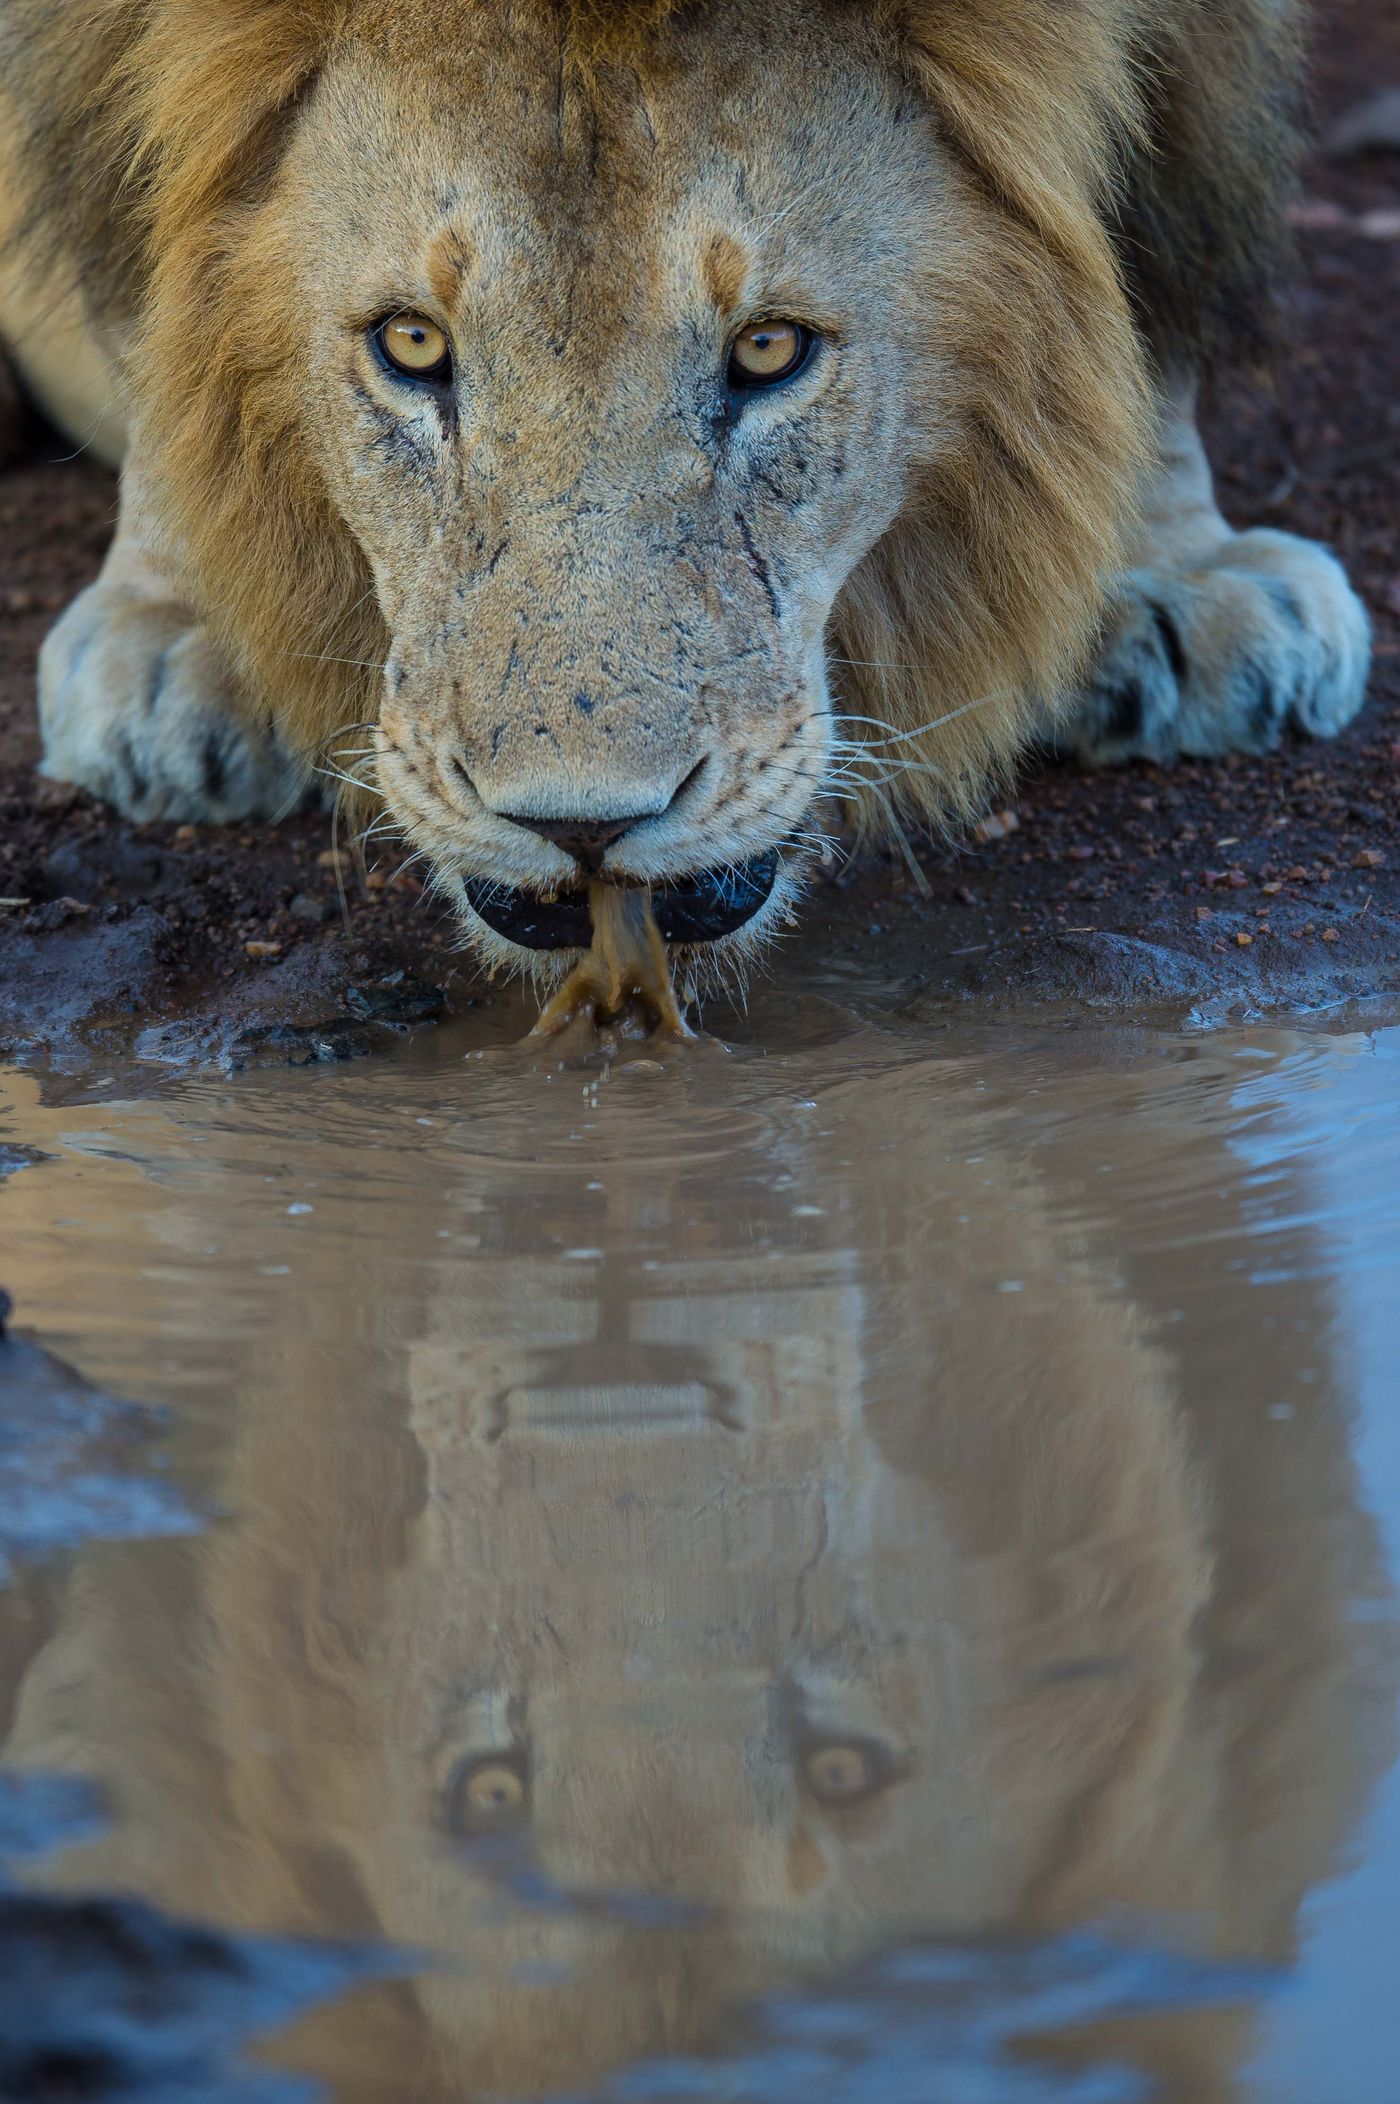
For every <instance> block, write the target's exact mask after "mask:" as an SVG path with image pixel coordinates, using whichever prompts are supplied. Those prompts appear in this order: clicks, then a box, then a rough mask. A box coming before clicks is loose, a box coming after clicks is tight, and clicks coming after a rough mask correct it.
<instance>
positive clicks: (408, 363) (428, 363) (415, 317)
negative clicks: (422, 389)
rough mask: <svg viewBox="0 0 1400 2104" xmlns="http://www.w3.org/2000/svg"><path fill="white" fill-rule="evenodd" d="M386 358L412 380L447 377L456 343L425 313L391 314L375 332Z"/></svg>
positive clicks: (387, 361)
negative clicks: (453, 347) (448, 339)
mask: <svg viewBox="0 0 1400 2104" xmlns="http://www.w3.org/2000/svg"><path fill="white" fill-rule="evenodd" d="M374 340H375V342H376V343H377V344H378V346H379V349H380V351H381V353H382V354H383V357H384V359H385V362H386V363H387V364H389V365H391V366H392V367H393V368H394V370H395V372H400V373H404V374H406V375H407V376H408V378H409V379H410V380H445V379H446V378H447V375H448V374H449V372H450V371H451V369H452V346H451V345H450V344H449V342H448V341H447V337H446V335H445V334H444V332H443V331H442V330H441V329H440V328H439V327H438V325H437V323H436V322H435V321H429V320H428V319H427V318H426V316H424V315H422V314H391V315H390V316H389V318H388V320H387V321H382V322H380V324H379V326H378V328H377V329H376V330H375V332H374Z"/></svg>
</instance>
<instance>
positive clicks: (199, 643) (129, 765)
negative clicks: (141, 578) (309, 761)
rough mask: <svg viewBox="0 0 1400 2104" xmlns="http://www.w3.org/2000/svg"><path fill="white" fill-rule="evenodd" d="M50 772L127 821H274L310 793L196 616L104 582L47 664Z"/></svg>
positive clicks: (47, 646) (298, 766)
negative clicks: (243, 697) (246, 702)
mask: <svg viewBox="0 0 1400 2104" xmlns="http://www.w3.org/2000/svg"><path fill="white" fill-rule="evenodd" d="M39 716H40V723H41V726H42V729H43V736H44V760H43V772H44V773H45V774H47V775H52V776H54V777H55V778H56V779H57V780H59V781H64V782H76V783H78V784H79V785H80V786H81V787H82V788H84V789H90V790H91V791H92V793H93V794H94V795H95V796H100V797H103V798H104V799H105V800H106V801H107V802H108V803H112V804H115V805H116V806H117V808H118V810H120V811H122V812H124V813H125V815H126V816H127V817H128V818H134V819H138V820H146V819H181V820H197V821H221V820H222V821H226V820H229V819H241V818H276V817H279V816H282V815H283V814H285V813H286V812H287V811H288V810H290V809H292V808H293V807H294V806H295V805H296V804H298V803H299V802H300V801H301V799H302V797H303V796H304V795H305V793H306V789H307V782H308V774H307V769H306V766H305V763H304V762H303V761H301V760H299V759H297V758H295V757H294V756H293V755H292V754H290V753H289V752H288V751H287V750H286V748H285V747H284V746H282V745H281V744H280V743H279V742H278V740H277V738H276V736H275V734H274V733H273V732H272V731H271V730H270V729H268V728H267V727H265V726H262V725H259V724H257V723H255V722H253V721H251V720H250V718H249V714H248V712H247V710H246V708H245V707H244V706H242V705H241V704H240V701H239V698H238V694H237V690H236V688H235V685H234V682H233V680H232V678H231V676H230V674H229V672H228V670H227V668H226V667H225V665H224V663H223V661H222V659H221V657H220V655H219V652H218V651H217V649H216V648H215V647H214V645H213V644H212V643H211V642H210V640H209V637H208V635H207V634H206V633H205V631H204V629H203V628H201V627H200V626H199V625H198V624H197V623H195V622H192V621H191V619H190V615H189V613H188V611H187V610H186V609H185V608H184V607H182V606H180V605H178V604H177V603H175V602H173V601H169V600H162V599H157V598H153V597H152V596H151V595H150V594H148V593H144V592H140V591H134V590H132V589H130V588H129V587H127V586H125V585H115V584H104V583H103V582H101V581H100V580H99V582H98V583H97V584H95V585H92V586H90V587H89V589H88V590H87V591H85V592H83V593H81V594H80V595H79V596H78V598H76V599H75V600H74V601H73V604H72V605H71V606H70V607H69V608H68V609H67V611H66V612H65V613H64V614H63V615H62V616H61V618H60V619H59V620H58V622H57V623H56V624H55V626H54V627H53V629H52V630H51V631H50V633H49V636H48V638H47V639H46V641H45V643H44V647H43V649H42V651H41V652H40V655H39Z"/></svg>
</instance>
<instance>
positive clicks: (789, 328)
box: [729, 321, 816, 387]
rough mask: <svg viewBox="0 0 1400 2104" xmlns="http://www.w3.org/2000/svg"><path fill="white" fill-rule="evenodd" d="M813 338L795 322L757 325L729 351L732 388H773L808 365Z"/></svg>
mask: <svg viewBox="0 0 1400 2104" xmlns="http://www.w3.org/2000/svg"><path fill="white" fill-rule="evenodd" d="M815 341H816V339H815V337H814V336H813V335H812V332H811V330H810V329H804V328H803V327H802V325H801V323H800V322H795V321H756V322H753V323H751V324H750V326H749V327H748V328H747V329H741V330H740V332H739V334H738V335H737V336H736V337H735V339H734V341H733V343H732V344H731V345H730V347H729V384H730V386H731V387H776V386H777V385H778V383H779V381H781V380H791V379H792V378H793V377H794V375H795V374H797V373H799V372H800V371H801V370H802V368H803V366H804V365H805V364H806V363H807V360H808V357H809V356H810V355H811V350H812V346H813V344H814V342H815Z"/></svg>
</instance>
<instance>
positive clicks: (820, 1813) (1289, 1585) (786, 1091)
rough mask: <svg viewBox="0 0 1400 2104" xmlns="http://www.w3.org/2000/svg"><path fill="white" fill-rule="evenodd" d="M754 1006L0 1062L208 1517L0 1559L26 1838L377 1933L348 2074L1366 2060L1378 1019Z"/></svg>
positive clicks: (28, 1277) (1377, 1666)
mask: <svg viewBox="0 0 1400 2104" xmlns="http://www.w3.org/2000/svg"><path fill="white" fill-rule="evenodd" d="M736 1036H737V1038H738V1039H739V1040H740V1041H739V1042H738V1043H737V1046H736V1049H735V1050H733V1051H732V1052H730V1053H725V1052H723V1051H721V1050H720V1049H719V1048H718V1047H715V1046H709V1045H702V1046H699V1047H691V1048H680V1049H678V1050H677V1051H675V1052H674V1053H667V1054H666V1055H664V1056H662V1057H659V1058H650V1059H642V1060H639V1061H637V1062H636V1063H635V1064H633V1065H630V1066H621V1067H614V1068H612V1069H611V1070H605V1071H603V1072H594V1073H586V1072H578V1071H562V1072H561V1071H557V1070H552V1069H550V1068H549V1067H548V1066H547V1065H539V1064H533V1063H531V1062H529V1061H525V1060H522V1059H521V1058H519V1057H517V1056H516V1055H514V1054H512V1053H510V1052H508V1051H506V1050H504V1049H502V1048H501V1047H500V1046H499V1045H497V1046H494V1047H491V1048H488V1049H486V1050H484V1051H483V1050H481V1049H480V1048H479V1047H474V1046H473V1045H472V1044H471V1042H470V1041H469V1040H468V1039H467V1038H466V1037H464V1036H463V1035H462V1034H461V1032H460V1031H457V1032H456V1034H454V1032H453V1031H452V1030H444V1031H441V1032H437V1033H434V1034H433V1035H432V1036H431V1037H429V1038H425V1039H422V1040H419V1041H417V1042H416V1043H414V1044H412V1045H410V1046H406V1047H405V1048H404V1049H403V1051H402V1052H401V1053H400V1054H399V1055H397V1056H395V1057H394V1058H392V1059H384V1060H376V1061H373V1062H365V1063H363V1064H360V1065H356V1066H353V1067H350V1068H345V1069H331V1070H324V1069H323V1070H312V1071H302V1072H296V1073H276V1072H272V1073H269V1072H261V1073H254V1074H247V1075H243V1076H240V1077H237V1078H235V1079H232V1080H221V1079H211V1078H209V1077H207V1076H206V1077H202V1078H191V1077H185V1078H180V1077H174V1078H166V1079H163V1080H159V1081H158V1083H157V1084H156V1085H155V1087H154V1090H153V1092H148V1093H141V1092H140V1091H139V1090H138V1088H137V1087H136V1085H135V1084H134V1082H133V1078H132V1077H131V1076H130V1075H122V1076H117V1077H114V1078H113V1080H112V1081H111V1082H110V1083H108V1084H107V1085H106V1086H104V1087H99V1088H98V1089H96V1090H94V1091H89V1093H88V1096H87V1098H86V1099H83V1098H77V1097H72V1096H70V1098H69V1100H63V1099H62V1097H61V1096H60V1095H59V1093H58V1092H57V1084H47V1083H46V1082H45V1081H44V1079H43V1077H41V1076H38V1075H35V1074H32V1073H21V1072H16V1073H11V1074H9V1075H8V1076H0V1148H3V1149H5V1150H10V1151H11V1152H12V1153H13V1157H14V1160H15V1161H16V1163H17V1164H18V1167H17V1168H16V1170H15V1173H13V1174H11V1175H9V1176H7V1177H0V1280H3V1283H4V1284H5V1285H6V1286H8V1287H9V1289H10V1291H11V1292H12V1293H13V1295H14V1297H15V1302H16V1319H17V1321H19V1322H21V1323H22V1324H23V1325H24V1326H25V1327H26V1328H27V1330H28V1331H29V1332H30V1333H31V1334H32V1335H34V1336H37V1337H40V1338H41V1339H42V1341H43V1343H44V1345H45V1346H46V1347H47V1348H48V1349H49V1350H50V1351H51V1352H55V1353H59V1354H61V1355H62V1356H63V1357H64V1358H65V1359H67V1360H69V1361H71V1362H72V1363H73V1365H75V1366H76V1367H77V1368H78V1369H80V1371H81V1373H82V1375H84V1376H85V1377H86V1378H87V1380H89V1381H90V1382H93V1383H97V1384H101V1386H102V1387H103V1388H104V1389H105V1390H110V1391H112V1392H115V1393H117V1394H125V1395H129V1396H134V1397H139V1398H140V1399H141V1400H142V1401H143V1402H146V1403H154V1404H158V1405H159V1404H163V1405H166V1406H168V1407H169V1411H170V1418H169V1428H168V1430H167V1431H166V1432H164V1433H163V1434H162V1435H161V1436H160V1437H159V1438H158V1439H156V1440H155V1441H154V1442H153V1444H152V1447H151V1451H150V1454H149V1456H148V1457H147V1461H146V1462H143V1464H142V1465H143V1466H149V1470H150V1473H151V1478H152V1481H153V1482H155V1481H157V1480H158V1481H159V1483H160V1485H161V1492H162V1499H163V1500H164V1501H168V1500H169V1499H171V1498H175V1497H178V1500H179V1509H180V1510H181V1511H182V1512H184V1511H188V1512H190V1513H192V1514H199V1515H203V1524H202V1525H201V1524H197V1523H194V1522H192V1523H191V1524H192V1526H193V1527H194V1531H191V1530H190V1528H188V1527H184V1526H182V1527H180V1528H178V1529H175V1528H172V1527H171V1526H166V1527H165V1528H164V1529H163V1530H157V1531H155V1532H154V1533H143V1532H142V1530H141V1525H140V1523H139V1520H137V1521H131V1522H130V1523H126V1524H123V1526H121V1527H112V1526H110V1525H109V1526H108V1527H107V1528H106V1532H107V1533H108V1534H109V1535H110V1534H112V1533H117V1534H124V1535H126V1536H127V1538H124V1539H86V1540H83V1541H81V1542H79V1541H77V1540H76V1539H75V1540H73V1541H72V1542H71V1544H70V1545H69V1546H67V1547H55V1546H54V1544H53V1543H52V1541H49V1542H47V1543H46V1545H45V1550H44V1553H43V1554H42V1555H37V1556H36V1555H35V1554H33V1553H28V1552H25V1550H24V1544H22V1543H21V1544H19V1545H18V1546H19V1548H20V1551H21V1552H22V1553H21V1554H20V1555H19V1559H18V1561H17V1563H16V1567H15V1569H14V1570H13V1571H12V1573H11V1578H10V1583H9V1585H8V1587H7V1588H6V1590H5V1591H3V1592H0V1727H3V1730H4V1739H3V1756H2V1757H3V1760H4V1762H5V1763H6V1765H7V1766H9V1767H10V1768H12V1769H15V1770H24V1771H37V1772H40V1773H47V1774H54V1773H58V1774H72V1775H77V1776H80V1777H82V1778H85V1779H87V1780H88V1781H90V1782H91V1783H93V1784H94V1785H96V1786H97V1787H98V1788H99V1789H100V1791H101V1792H102V1794H103V1797H104V1799H105V1802H106V1805H107V1807H108V1811H109V1820H108V1824H107V1825H106V1827H105V1829H104V1830H103V1831H102V1832H101V1833H100V1834H98V1835H96V1836H95V1837H94V1838H89V1839H87V1840H84V1841H82V1842H81V1843H79V1844H78V1845H75V1846H71V1847H69V1848H67V1849H65V1850H63V1851H62V1852H60V1853H58V1854H54V1855H52V1856H50V1857H47V1858H45V1859H44V1860H43V1861H42V1862H41V1863H39V1864H27V1865H26V1866H25V1870H24V1875H25V1877H26V1879H27V1881H28V1882H29V1883H30V1884H31V1885H36V1884H38V1885H42V1887H43V1888H44V1889H45V1890H46V1891H49V1892H88V1891H92V1890H102V1891H116V1892H122V1893H130V1894H135V1895H139V1896H140V1897H142V1898H144V1899H147V1900H150V1901H153V1902H155V1903H157V1904H158V1905H160V1906H161V1907H163V1908H167V1909H171V1910H173V1911H175V1912H176V1913H178V1914H180V1915H183V1916H193V1917H197V1918H199V1919H202V1920H205V1921H208V1922H210V1923H213V1924H216V1925H219V1926H221V1927H224V1928H228V1929H232V1930H237V1931H242V1932H254V1933H256V1934H258V1935H260V1936H262V1935H268V1934H275V1935H285V1934H287V1933H291V1934H302V1933H305V1934H311V1935H315V1936H319V1937H327V1936H329V1937H333V1938H345V1939H352V1940H354V1941H356V1942H361V1943H362V1942H365V1941H369V1942H372V1943H375V1942H384V1943H387V1944H389V1945H392V1946H395V1947H397V1948H398V1950H399V1951H400V1954H401V1962H402V1963H403V1964H404V1965H405V1966H406V1968H407V1974H408V1976H407V1977H406V1978H405V1979H403V1980H401V1981H396V1982H394V1983H392V1984H389V1985H379V1986H375V1987H371V1988H368V1989H363V1990H361V1991H360V1992H358V1993H357V1994H354V1995H352V1996H350V1997H349V1998H348V1999H345V2000H342V2001H341V2002H338V2003H336V2004H334V2005H332V2006H328V2007H326V2008H325V2009H324V2010H322V2011H320V2012H319V2013H318V2014H317V2015H315V2016H314V2017H312V2018H311V2019H310V2020H308V2021H304V2022H303V2023H301V2024H300V2026H299V2027H298V2028H296V2029H295V2030H294V2031H291V2032H289V2033H286V2034H284V2036H283V2037H282V2038H280V2039H279V2041H278V2043H277V2046H276V2049H275V2056H274V2057H275V2058H276V2060H277V2061H278V2063H279V2065H283V2066H286V2067H288V2068H294V2069H297V2070H299V2071H301V2072H303V2073H307V2074H310V2075H313V2076H317V2077H319V2078H321V2079H322V2080H323V2081H324V2082H325V2083H326V2084H327V2085H328V2088H329V2090H330V2092H331V2094H333V2095H335V2096H336V2097H339V2098H343V2099H346V2100H352V2104H371V2100H373V2104H378V2100H386V2104H389V2100H392V2104H400V2100H407V2099H410V2098H411V2099H413V2100H415V2104H438V2100H444V2104H445V2100H448V2099H454V2100H456V2099H462V2100H466V2099H472V2100H481V2104H486V2100H496V2099H525V2098H530V2099H539V2098H557V2097H566V2096H567V2097H569V2098H571V2099H575V2098H592V2097H602V2096H606V2097H608V2098H616V2099H619V2100H621V2099H623V2098H626V2099H631V2100H634V2104H640V2100H643V2099H651V2098H656V2099H660V2098H662V2097H668V2098H671V2099H676V2098H683V2097H685V2098H696V2099H717V2098H721V2097H723V2098H745V2099H750V2098H751V2099H765V2100H769V2099H771V2100H774V2104H776V2100H779V2099H790V2100H793V2104H796V2100H799V2099H800V2100H808V2099H811V2100H823V2099H829V2100H830V2104H846V2100H847V2099H849V2100H851V2104H877V2100H878V2104H948V2100H951V2104H1013V2100H1014V2104H1019V2100H1020V2099H1022V2098H1026V2099H1032V2098H1034V2099H1045V2100H1047V2104H1116V2100H1118V2099H1120V2098H1122V2099H1124V2100H1126V2099H1129V2098H1136V2097H1143V2098H1150V2097H1162V2098H1169V2099H1178V2098H1179V2099H1182V2100H1183V2104H1197V2100H1203V2104H1209V2100H1213V2099H1219V2100H1221V2104H1224V2100H1232V2104H1233V2100H1236V2099H1238V2100H1241V2104H1244V2100H1249V2104H1393V2099H1394V2098H1395V2096H1396V2095H1397V2094H1400V1998H1397V1996H1396V1994H1395V1991H1394V1952H1395V1949H1396V1944H1397V1936H1400V1777H1398V1776H1397V1771H1396V1768H1395V1765H1394V1763H1395V1753H1396V1745H1395V1733H1394V1717H1395V1698H1396V1688H1397V1677H1398V1676H1397V1650H1396V1645H1395V1641H1394V1639H1395V1626H1396V1610H1395V1597H1394V1591H1393V1586H1394V1575H1395V1569H1396V1560H1395V1559H1396V1552H1397V1547H1398V1546H1400V1375H1397V1372H1396V1367H1397V1362H1400V1291H1397V1287H1398V1286H1400V1278H1398V1277H1397V1273H1400V1028H1387V1027H1385V1019H1384V1018H1382V1017H1374V1018H1367V1017H1365V1016H1358V1015H1352V1016H1350V1017H1349V1018H1347V1019H1346V1020H1345V1021H1344V1022H1337V1021H1333V1022H1332V1023H1330V1024H1324V1023H1320V1022H1319V1023H1317V1024H1316V1025H1310V1026H1307V1027H1304V1026H1302V1025H1299V1026H1297V1027H1294V1028H1278V1027H1268V1026H1265V1025H1251V1026H1248V1027H1241V1028H1239V1029H1235V1030H1231V1031H1223V1032H1216V1033H1213V1034H1199V1033H1196V1034H1192V1033H1190V1032H1178V1031H1168V1030H1162V1031H1160V1032H1154V1031H1151V1030H1148V1029H1142V1028H1138V1029H1129V1028H1127V1027H1113V1026H1109V1025H1104V1026H1102V1027H1098V1026H1093V1025H1086V1024H1084V1023H1080V1024H1077V1025H1075V1026H1073V1027H1071V1026H1068V1025H1054V1026H1052V1025H1035V1024H1032V1023H1009V1022H1008V1023H1001V1024H989V1023H985V1022H983V1023H971V1022H967V1021H960V1020H958V1019H957V1018H956V1016H954V1017H953V1018H951V1019H950V1017H949V1015H948V1013H947V1012H946V1011H941V1012H940V1011H934V1012H930V1013H929V1014H925V1015H920V1014H918V1013H917V1012H915V1011H913V1010H910V1011H906V1012H903V1013H900V1012H898V1011H895V1012H891V1011H890V1010H889V1008H888V1006H887V1005H886V1007H885V1008H883V1009H882V1008H881V1007H880V1006H879V1005H878V1004H875V1003H872V1002H865V1001H863V1000H862V999H861V997H860V992H859V989H855V990H850V989H848V990H846V991H845V992H843V993H842V994H841V995H840V997H839V998H838V997H837V996H836V995H835V994H833V995H832V996H831V997H830V998H817V997H812V998H810V999H808V1000H806V1001H804V1002H801V1003H795V1002H794V1001H792V999H791V998H790V997H786V996H782V995H779V994H777V993H772V994H769V995H768V996H766V997H765V998H764V999H763V1000H762V1001H761V1002H760V1003H759V1004H758V1005H757V1006H756V1007H755V1009H754V1011H753V1013H752V1015H751V1016H750V1017H749V1018H748V1019H747V1021H746V1022H745V1023H744V1025H743V1026H742V1030H739V1031H736ZM125 1465H126V1466H127V1467H128V1468H129V1467H130V1466H131V1463H130V1460H129V1458H128V1461H127V1462H126V1464H125ZM162 1509H164V1506H163V1507H162ZM84 1531H85V1532H86V1533H88V1534H89V1535H91V1534H92V1533H94V1532H97V1533H99V1534H100V1533H101V1532H102V1531H103V1530H102V1529H101V1528H100V1527H95V1526H94V1525H87V1526H86V1527H84V1526H79V1525H75V1527H74V1529H73V1533H74V1535H75V1536H76V1535H77V1534H78V1533H80V1532H84ZM4 1991H5V1990H4V1988H3V1985H0V2002H3V1996H4Z"/></svg>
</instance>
